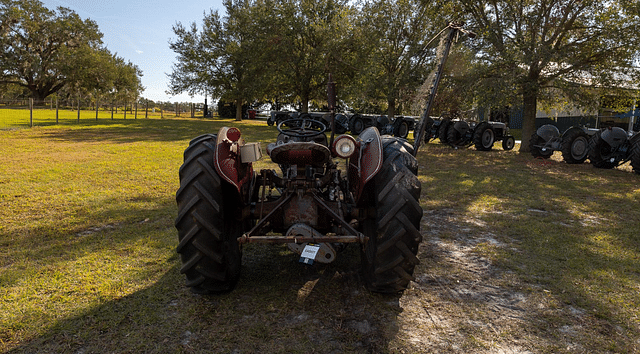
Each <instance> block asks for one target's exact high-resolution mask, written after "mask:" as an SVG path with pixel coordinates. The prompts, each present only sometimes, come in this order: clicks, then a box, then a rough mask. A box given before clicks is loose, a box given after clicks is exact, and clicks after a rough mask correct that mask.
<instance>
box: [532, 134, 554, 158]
mask: <svg viewBox="0 0 640 354" xmlns="http://www.w3.org/2000/svg"><path fill="white" fill-rule="evenodd" d="M544 144H545V140H544V138H542V137H541V136H540V135H538V134H536V133H533V134H532V135H531V139H529V151H531V155H532V156H533V157H535V158H543V159H548V158H550V157H551V155H553V150H542V148H541V147H540V146H543V145H544Z"/></svg>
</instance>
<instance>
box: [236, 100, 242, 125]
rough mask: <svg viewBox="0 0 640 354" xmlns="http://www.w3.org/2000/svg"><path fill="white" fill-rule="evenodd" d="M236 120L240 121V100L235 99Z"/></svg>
mask: <svg viewBox="0 0 640 354" xmlns="http://www.w3.org/2000/svg"><path fill="white" fill-rule="evenodd" d="M236 120H237V121H241V120H242V98H236Z"/></svg>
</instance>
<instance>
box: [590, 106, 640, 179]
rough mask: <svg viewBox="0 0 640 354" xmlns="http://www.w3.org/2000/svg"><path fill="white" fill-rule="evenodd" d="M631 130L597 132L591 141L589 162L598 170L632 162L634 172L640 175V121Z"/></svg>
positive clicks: (609, 128)
mask: <svg viewBox="0 0 640 354" xmlns="http://www.w3.org/2000/svg"><path fill="white" fill-rule="evenodd" d="M633 118H634V117H631V120H630V122H629V127H630V129H629V130H628V131H627V130H624V129H622V128H620V127H607V128H605V129H603V130H601V131H598V132H596V133H595V134H594V135H593V136H592V137H591V139H589V160H590V161H591V164H592V165H593V166H594V167H597V168H614V167H616V166H619V165H622V164H623V163H625V162H627V161H630V162H631V167H632V168H633V171H634V172H635V173H637V174H640V120H636V121H635V123H634V122H633V121H634V120H633Z"/></svg>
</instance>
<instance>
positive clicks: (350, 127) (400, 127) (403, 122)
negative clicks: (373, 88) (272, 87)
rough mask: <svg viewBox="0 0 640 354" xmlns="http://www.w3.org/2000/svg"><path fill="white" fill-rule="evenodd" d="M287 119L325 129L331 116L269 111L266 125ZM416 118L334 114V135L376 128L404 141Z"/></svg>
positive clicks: (358, 132)
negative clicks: (306, 121)
mask: <svg viewBox="0 0 640 354" xmlns="http://www.w3.org/2000/svg"><path fill="white" fill-rule="evenodd" d="M289 119H314V120H317V121H320V122H322V123H324V124H325V125H326V126H327V127H330V126H331V114H330V113H327V112H309V113H298V112H288V111H271V114H270V116H269V117H268V118H267V124H269V125H274V124H275V125H278V124H279V123H281V122H283V121H285V120H289ZM417 120H418V118H417V117H410V116H395V117H393V118H391V119H390V118H389V117H387V116H384V115H369V114H349V115H347V114H343V113H338V114H336V120H335V124H336V133H337V134H345V133H346V132H351V134H354V135H359V134H360V133H362V131H363V130H365V129H366V128H369V127H376V128H378V131H379V132H380V134H381V135H393V136H396V137H399V138H403V139H406V138H407V136H409V132H410V131H411V130H413V129H414V127H415V125H416V121H417Z"/></svg>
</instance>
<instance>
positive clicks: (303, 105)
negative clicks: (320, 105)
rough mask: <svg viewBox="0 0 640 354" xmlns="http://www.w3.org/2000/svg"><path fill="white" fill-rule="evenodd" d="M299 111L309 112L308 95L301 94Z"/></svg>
mask: <svg viewBox="0 0 640 354" xmlns="http://www.w3.org/2000/svg"><path fill="white" fill-rule="evenodd" d="M300 112H301V113H308V112H309V95H303V96H302V97H301V98H300Z"/></svg>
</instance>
